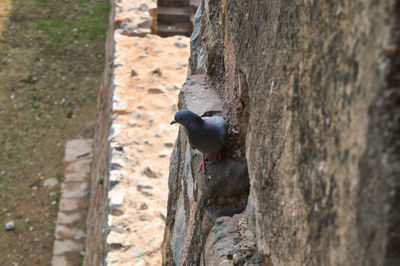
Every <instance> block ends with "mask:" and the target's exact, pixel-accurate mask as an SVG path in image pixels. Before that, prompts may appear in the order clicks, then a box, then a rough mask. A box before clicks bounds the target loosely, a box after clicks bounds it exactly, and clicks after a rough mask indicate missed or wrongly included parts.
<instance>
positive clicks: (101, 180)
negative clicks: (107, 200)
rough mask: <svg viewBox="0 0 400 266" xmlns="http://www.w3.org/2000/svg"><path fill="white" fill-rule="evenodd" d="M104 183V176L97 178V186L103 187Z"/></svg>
mask: <svg viewBox="0 0 400 266" xmlns="http://www.w3.org/2000/svg"><path fill="white" fill-rule="evenodd" d="M103 182H104V176H102V175H101V176H99V177H98V178H97V184H99V185H103Z"/></svg>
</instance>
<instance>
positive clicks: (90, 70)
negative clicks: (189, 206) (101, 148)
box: [0, 0, 109, 265]
mask: <svg viewBox="0 0 400 266" xmlns="http://www.w3.org/2000/svg"><path fill="white" fill-rule="evenodd" d="M2 7H6V8H3V9H2ZM108 13H109V1H108V0H86V1H83V0H68V1H61V2H60V1H55V0H0V33H1V34H0V83H1V86H0V158H1V160H0V202H1V203H2V204H1V208H0V210H1V212H0V221H1V222H2V224H4V223H6V222H8V221H9V220H14V221H15V223H16V225H17V228H16V230H15V233H12V234H10V233H8V232H4V231H3V228H4V226H3V227H2V228H0V230H2V232H1V233H0V265H12V264H13V263H18V264H19V265H48V264H49V261H50V260H51V254H52V246H53V240H54V239H53V234H54V221H55V219H56V215H57V208H54V206H53V205H51V202H52V201H53V200H55V201H56V202H57V201H59V197H60V196H59V195H60V194H59V188H56V190H55V191H54V193H53V194H52V195H53V196H51V197H49V193H51V191H46V189H45V188H43V180H42V179H41V178H40V177H41V176H43V177H44V179H46V178H50V177H54V176H55V177H56V178H57V179H58V180H61V179H62V178H63V174H62V173H63V170H64V163H63V156H64V150H65V142H66V141H67V140H70V139H75V138H90V137H92V135H93V125H94V123H95V116H96V107H97V102H96V101H97V93H98V89H99V87H100V84H101V80H102V71H103V67H104V45H105V38H106V34H105V32H106V29H107V26H108ZM1 29H2V31H1ZM57 203H58V202H57ZM57 205H58V204H57ZM57 205H56V206H57ZM4 209H7V211H6V212H3V210H4ZM8 214H9V216H8ZM26 218H29V219H30V221H31V222H30V226H33V227H34V228H35V231H34V234H32V233H31V232H29V231H28V226H27V225H26V224H25V223H24V220H25V219H26ZM2 224H0V226H1V225H2ZM49 233H50V234H49ZM35 239H40V241H35Z"/></svg>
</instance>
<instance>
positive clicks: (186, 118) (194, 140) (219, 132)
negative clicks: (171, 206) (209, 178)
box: [171, 109, 228, 174]
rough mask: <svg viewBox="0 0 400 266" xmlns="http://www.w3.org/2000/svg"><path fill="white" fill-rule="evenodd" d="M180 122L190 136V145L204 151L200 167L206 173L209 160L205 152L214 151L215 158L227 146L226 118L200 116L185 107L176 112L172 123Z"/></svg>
mask: <svg viewBox="0 0 400 266" xmlns="http://www.w3.org/2000/svg"><path fill="white" fill-rule="evenodd" d="M175 123H179V124H181V125H182V126H184V127H185V129H186V133H187V135H188V137H189V143H190V146H192V147H193V148H195V149H198V150H199V151H201V152H202V153H203V159H202V160H201V164H200V169H199V172H200V171H201V169H203V173H204V174H205V173H206V165H207V164H211V162H208V161H207V158H206V156H205V153H213V154H214V160H215V159H216V157H217V156H218V155H219V151H220V150H221V149H222V147H224V146H227V142H228V130H227V125H226V122H225V120H224V119H223V118H222V117H220V116H211V117H200V116H198V115H197V114H195V113H193V112H192V111H190V110H188V109H183V110H180V111H178V112H177V113H176V114H175V119H174V120H173V121H172V122H171V125H172V124H175Z"/></svg>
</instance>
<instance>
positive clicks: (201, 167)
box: [199, 154, 212, 174]
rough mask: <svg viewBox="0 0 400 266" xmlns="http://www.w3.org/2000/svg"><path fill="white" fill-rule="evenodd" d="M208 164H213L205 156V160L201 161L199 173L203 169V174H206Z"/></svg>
mask: <svg viewBox="0 0 400 266" xmlns="http://www.w3.org/2000/svg"><path fill="white" fill-rule="evenodd" d="M207 164H212V162H209V161H207V158H206V156H205V155H204V154H203V159H201V163H200V169H199V172H200V171H201V169H203V173H204V174H206V165H207Z"/></svg>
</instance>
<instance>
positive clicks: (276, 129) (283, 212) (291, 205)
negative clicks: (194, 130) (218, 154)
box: [163, 0, 400, 265]
mask: <svg viewBox="0 0 400 266" xmlns="http://www.w3.org/2000/svg"><path fill="white" fill-rule="evenodd" d="M399 22H400V4H399V3H398V2H396V1H380V2H377V1H372V0H370V1H336V2H333V1H306V2H302V3H300V2H299V3H297V2H293V1H283V0H280V1H239V0H232V1H227V0H222V1H212V0H210V1H209V0H203V1H202V5H201V8H200V10H199V11H198V12H197V14H196V24H195V28H194V33H193V35H192V47H191V48H192V51H191V54H192V55H191V58H190V71H189V77H188V81H187V82H186V84H185V86H184V89H183V90H182V93H181V97H180V107H181V108H182V107H189V108H190V107H193V108H194V109H195V110H194V111H195V112H196V113H198V114H199V115H204V114H207V113H221V114H222V116H224V117H225V118H226V119H227V120H228V122H229V126H230V136H231V145H230V147H228V149H227V151H226V155H225V158H227V159H223V160H222V161H221V162H220V163H219V166H217V167H222V168H224V167H226V168H227V169H231V166H230V165H229V162H238V164H240V163H243V162H244V163H245V162H247V167H248V179H249V182H250V188H249V194H247V193H248V192H247V191H246V190H244V191H240V189H238V187H240V186H243V187H246V185H244V184H245V180H246V178H247V173H243V174H238V175H237V177H236V179H235V178H233V180H240V182H236V181H235V182H233V183H234V184H232V183H231V179H230V178H229V177H226V176H223V177H222V179H221V180H222V181H223V182H222V184H223V185H225V186H226V187H227V189H228V190H229V188H230V187H231V186H233V187H234V189H231V190H230V192H229V193H226V194H224V193H222V194H221V193H220V192H221V191H220V190H218V189H217V190H215V189H213V188H214V187H215V186H217V187H218V186H223V185H221V184H220V185H215V184H217V183H218V180H220V179H219V178H221V174H220V172H223V171H220V172H218V169H213V168H210V174H211V175H212V178H211V179H210V178H207V177H206V178H204V177H203V176H202V175H201V174H199V173H197V169H196V167H197V165H198V162H199V156H200V155H196V151H192V150H191V149H190V148H189V146H188V143H187V139H186V136H185V135H184V133H183V132H180V134H179V136H178V139H177V142H176V146H175V151H174V154H173V157H172V159H171V167H170V177H169V184H170V187H169V189H170V195H169V203H168V217H167V225H166V230H165V236H164V237H165V238H164V246H163V260H164V263H165V264H166V265H194V264H198V263H205V264H206V265H221V264H224V265H231V264H244V263H245V262H246V261H247V263H248V264H255V265H259V264H266V265H300V264H305V265H399V264H400V248H399V243H400V239H399V238H400V237H399V236H400V232H399V226H398V225H399V224H400V223H399V220H400V218H399V215H398V213H399V211H400V198H399V195H400V191H399V188H400V180H399V178H398V177H399V174H400V169H399V168H400V165H399V163H398V162H399V159H400V149H399V146H400V143H399V138H398V136H400V123H399V122H400V120H399V119H400V91H399V86H400V85H399V84H400V68H399V64H400V52H399V45H400V37H399V25H400V23H399ZM198 74H202V75H200V76H201V77H202V79H201V80H200V81H199V80H197V78H198V77H199V75H198ZM193 79H195V81H193ZM198 84H202V85H201V86H198ZM196 86H197V87H196ZM204 88H208V89H207V90H215V91H216V92H217V93H216V94H212V95H210V94H207V95H204V94H202V93H198V94H197V96H196V97H197V98H196V97H188V96H187V95H189V96H190V95H196V91H198V90H199V89H204ZM217 95H218V96H217ZM210 102H219V104H220V105H219V107H217V108H216V107H215V106H218V104H217V105H214V107H213V106H210V105H207V103H210ZM200 107H201V108H200ZM192 166H193V167H192ZM228 172H229V171H228ZM235 172H236V173H237V172H238V171H235ZM208 179H210V180H213V182H212V183H207V182H208V181H207V180H208ZM235 184H240V185H239V186H238V187H235ZM210 186H211V188H212V189H210ZM210 190H211V193H208V192H209V191H210ZM207 191H208V192H207ZM222 191H224V189H222ZM243 202H244V204H243ZM246 203H247V204H246ZM233 206H235V207H236V208H235V207H233ZM225 210H226V211H225ZM396 225H397V226H396ZM255 244H257V246H254V245H255Z"/></svg>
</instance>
